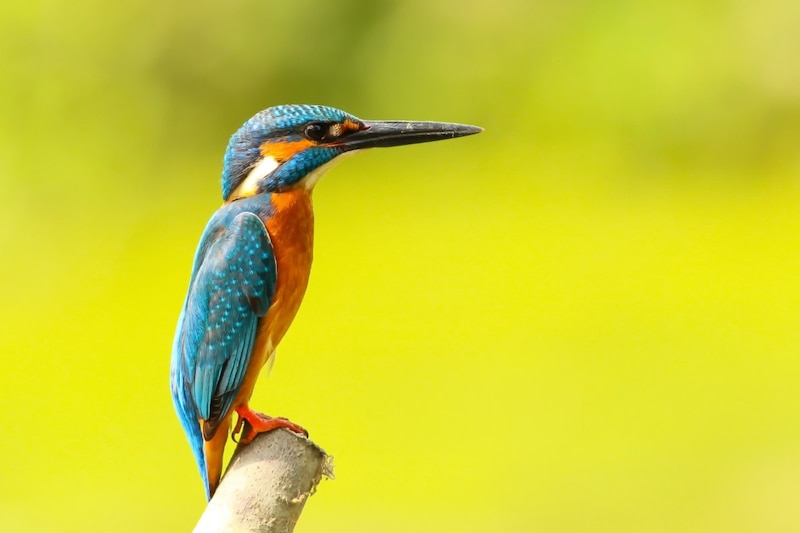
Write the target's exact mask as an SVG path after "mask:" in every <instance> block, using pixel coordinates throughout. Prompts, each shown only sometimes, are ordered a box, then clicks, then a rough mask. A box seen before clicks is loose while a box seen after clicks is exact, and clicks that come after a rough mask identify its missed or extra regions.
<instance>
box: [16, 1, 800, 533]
mask: <svg viewBox="0 0 800 533" xmlns="http://www.w3.org/2000/svg"><path fill="white" fill-rule="evenodd" d="M799 6H800V4H798V3H797V2H796V1H792V0H765V1H764V2H746V1H699V2H698V1H695V0H692V1H689V0H678V1H675V2H670V3H666V2H661V3H656V2H636V1H631V0H608V1H604V2H590V1H557V0H547V1H544V0H543V1H534V2H531V1H527V0H518V1H504V0H496V1H492V2H489V1H477V0H458V1H456V0H441V1H436V2H430V1H425V0H415V1H408V2H399V1H375V2H359V1H352V0H351V1H337V2H311V1H309V0H301V1H294V2H264V1H261V2H256V1H243V0H242V1H231V2H209V1H191V2H190V1H178V2H160V1H154V0H149V1H137V2H132V1H123V2H107V1H100V0H89V1H82V2H67V1H64V0H50V1H40V2H23V1H10V2H9V1H6V2H4V3H3V5H2V7H0V81H2V83H1V84H0V250H2V252H0V253H2V261H0V295H1V297H2V305H0V324H1V325H2V327H1V329H0V357H2V371H0V391H2V392H1V393H0V402H2V403H0V413H2V414H0V429H2V438H0V457H1V458H2V465H3V467H2V474H1V475H0V521H1V522H2V529H3V530H4V531H75V532H87V531H123V532H127V531H130V532H140V531H148V532H151V533H156V532H161V531H164V532H172V531H188V530H190V528H191V527H192V525H193V524H194V523H195V521H196V519H197V518H198V516H199V515H200V513H201V512H202V510H203V508H204V498H203V495H202V489H201V483H200V479H199V476H198V474H197V472H196V471H195V465H194V461H193V459H192V457H191V453H190V450H189V447H188V444H187V442H186V441H185V437H184V435H183V433H182V431H181V429H180V426H179V424H178V421H177V419H176V417H175V414H174V413H173V409H172V405H171V400H170V397H169V388H168V368H169V354H170V348H171V342H172V335H173V330H174V327H175V322H176V319H177V315H178V311H179V308H180V306H181V303H182V301H183V296H184V294H185V290H186V285H187V282H188V276H189V270H190V265H191V260H192V257H193V254H194V249H195V246H196V243H197V240H198V238H199V236H200V233H201V231H202V228H203V226H204V224H205V221H206V220H207V218H208V217H209V216H210V215H211V213H212V212H213V211H214V210H215V209H216V208H217V206H218V205H219V204H220V202H221V198H220V189H219V175H220V171H221V158H222V154H223V151H224V149H225V146H226V143H227V139H228V136H229V135H230V134H231V133H233V132H234V131H235V130H236V128H238V126H239V125H240V124H241V123H242V122H243V121H244V120H246V119H247V118H248V117H250V116H251V115H252V114H254V113H255V112H256V111H258V110H260V109H262V108H264V107H268V106H270V105H275V104H279V103H289V102H295V103H319V104H327V105H333V106H336V107H340V108H343V109H345V110H347V111H349V112H352V113H354V114H355V115H357V116H360V117H362V118H366V119H417V120H443V121H454V122H466V123H472V124H478V125H480V126H483V127H484V128H485V129H486V131H485V132H484V133H482V134H481V135H479V136H476V137H470V138H467V139H460V140H458V141H448V142H443V143H434V144H429V145H420V146H413V147H404V148H396V149H391V150H373V151H369V152H368V153H365V154H361V155H359V156H358V157H356V158H353V159H350V160H347V161H346V162H344V163H342V164H341V165H340V166H338V167H336V168H335V169H334V170H333V171H331V172H330V173H329V175H328V176H327V177H326V178H325V179H324V180H323V181H322V183H321V184H320V185H319V186H318V187H317V190H316V193H315V203H316V215H317V218H316V220H317V233H316V250H315V254H316V255H315V264H314V269H313V274H312V278H311V283H310V287H309V290H308V293H307V296H306V299H305V302H304V305H303V307H302V308H301V310H300V313H299V315H298V317H297V319H296V320H295V323H294V325H293V327H292V328H291V330H290V331H289V334H288V335H287V337H286V338H285V340H284V342H283V343H282V344H281V346H280V348H279V350H278V358H277V362H276V365H275V368H274V370H273V372H272V374H271V375H270V377H269V379H268V380H267V379H262V380H261V381H260V383H259V386H258V387H257V390H256V394H255V396H254V399H253V405H254V407H256V408H260V409H261V410H264V411H267V412H269V413H272V414H276V415H283V416H288V417H290V418H292V419H293V420H294V421H296V422H298V423H300V424H302V425H303V426H305V427H306V428H308V429H309V430H310V432H311V436H312V437H313V438H314V439H315V440H316V441H317V442H318V443H319V444H321V445H322V446H324V447H325V448H326V449H327V450H328V451H329V452H331V453H332V454H333V455H334V456H335V460H336V472H337V478H336V480H335V481H328V482H324V483H323V485H322V486H321V487H320V490H319V492H318V494H316V495H315V496H314V497H313V498H312V499H311V500H310V503H309V504H308V506H307V507H306V510H305V512H304V514H303V516H302V518H301V521H300V524H299V526H298V529H297V531H299V532H312V531H331V532H338V531H342V532H344V531H347V532H353V531H363V532H372V531H385V532H395V531H396V532H400V531H455V532H473V531H474V532H479V531H480V532H483V531H542V532H704V533H705V532H734V533H735V532H754V533H756V532H757V533H770V532H795V531H800V505H797V499H798V494H799V493H800V393H798V386H797V384H798V381H800V360H798V347H800V327H799V325H800V284H798V281H797V278H798V273H800V217H799V216H798V209H797V206H798V203H800V181H799V180H800V65H799V64H798V57H800V31H798V28H799V27H800V7H799Z"/></svg>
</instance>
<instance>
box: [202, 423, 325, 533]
mask: <svg viewBox="0 0 800 533" xmlns="http://www.w3.org/2000/svg"><path fill="white" fill-rule="evenodd" d="M322 476H325V477H329V478H332V477H333V461H332V458H331V457H330V456H328V455H327V454H326V453H325V451H324V450H323V449H322V448H320V447H319V446H317V445H316V444H314V443H313V442H311V441H310V440H308V439H306V438H304V437H301V436H299V435H296V434H294V433H292V432H290V431H287V430H285V429H278V430H275V431H270V432H268V433H261V434H259V435H258V436H256V438H255V440H253V442H252V443H250V444H248V445H246V446H239V447H237V448H236V452H235V453H234V455H233V459H231V463H230V465H229V466H228V470H227V471H226V472H225V476H224V477H223V478H222V482H221V483H220V485H219V488H217V492H216V493H215V494H214V497H213V498H211V501H210V502H209V503H208V507H207V508H206V510H205V512H204V513H203V516H201V517H200V521H199V522H198V523H197V526H196V527H195V529H194V531H195V533H211V532H218V531H225V532H235V533H239V532H241V533H244V532H248V533H249V532H259V533H288V532H291V531H292V530H293V529H294V526H295V524H296V523H297V519H298V518H299V517H300V513H301V512H302V510H303V506H304V505H305V503H306V500H307V499H308V497H309V496H311V495H312V494H314V492H315V491H316V488H317V484H318V483H319V481H320V479H322Z"/></svg>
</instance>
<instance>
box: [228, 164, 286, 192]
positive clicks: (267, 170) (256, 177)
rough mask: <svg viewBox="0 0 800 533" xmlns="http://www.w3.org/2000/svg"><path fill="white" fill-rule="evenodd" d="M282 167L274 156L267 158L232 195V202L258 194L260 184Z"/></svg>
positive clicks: (254, 168) (255, 167)
mask: <svg viewBox="0 0 800 533" xmlns="http://www.w3.org/2000/svg"><path fill="white" fill-rule="evenodd" d="M279 166H280V165H279V163H278V161H276V160H275V158H274V157H272V156H269V155H268V156H265V157H264V158H263V159H261V161H259V162H258V164H257V165H256V166H254V167H253V169H252V170H251V171H250V173H249V174H247V177H246V178H245V179H244V181H242V182H241V183H240V184H239V185H238V186H237V187H236V189H234V191H233V193H231V200H235V199H236V198H245V197H247V196H253V195H254V194H256V193H257V192H258V183H259V182H260V181H261V180H262V179H264V178H266V177H267V176H269V175H270V174H272V173H273V172H274V171H275V169H276V168H278V167H279Z"/></svg>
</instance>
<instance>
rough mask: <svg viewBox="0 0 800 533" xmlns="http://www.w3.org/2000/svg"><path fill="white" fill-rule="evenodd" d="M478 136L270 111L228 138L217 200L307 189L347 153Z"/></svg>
mask: <svg viewBox="0 0 800 533" xmlns="http://www.w3.org/2000/svg"><path fill="white" fill-rule="evenodd" d="M480 131H482V130H481V128H478V127H476V126H467V125H463V124H448V123H444V122H408V121H367V120H360V119H358V118H356V117H354V116H353V115H350V114H348V113H345V112H344V111H340V110H338V109H334V108H332V107H326V106H320V105H282V106H276V107H270V108H268V109H265V110H264V111H261V112H259V113H257V114H256V115H255V116H254V117H252V118H251V119H250V120H248V121H247V122H245V123H244V125H242V127H241V128H239V131H237V132H236V133H235V134H234V135H233V136H232V137H231V140H230V142H229V143H228V149H227V151H226V152H225V159H224V168H223V170H222V197H223V199H224V200H225V201H226V202H229V201H233V200H236V199H239V198H245V197H248V196H252V195H254V194H260V193H263V192H280V191H284V190H287V189H291V188H294V187H305V188H308V189H310V188H312V187H313V186H314V185H315V184H316V182H317V181H319V178H320V177H321V176H322V174H323V173H324V171H325V170H326V169H327V168H328V167H329V166H330V165H329V163H331V162H332V161H334V160H335V159H336V158H337V157H339V156H340V155H342V154H345V153H347V152H352V151H355V150H360V149H363V148H377V147H387V146H399V145H403V144H414V143H421V142H428V141H438V140H441V139H452V138H455V137H462V136H464V135H472V134H474V133H478V132H480Z"/></svg>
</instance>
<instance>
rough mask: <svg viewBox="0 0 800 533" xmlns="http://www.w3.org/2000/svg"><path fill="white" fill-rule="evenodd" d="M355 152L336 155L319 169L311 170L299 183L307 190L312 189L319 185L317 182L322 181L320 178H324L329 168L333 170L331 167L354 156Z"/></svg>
mask: <svg viewBox="0 0 800 533" xmlns="http://www.w3.org/2000/svg"><path fill="white" fill-rule="evenodd" d="M356 152H358V150H353V151H351V152H345V153H343V154H341V155H337V156H336V157H334V158H333V159H331V160H330V161H328V162H327V163H325V164H324V165H320V166H319V167H317V168H315V169H314V170H312V171H311V172H309V173H308V175H307V176H306V177H305V178H303V179H302V180H300V183H301V184H302V186H303V187H304V188H306V189H307V190H311V189H313V188H314V185H316V184H317V183H319V180H321V179H322V176H324V175H325V173H326V172H328V171H329V170H330V169H331V168H333V165H335V164H336V163H338V162H339V161H341V160H342V159H344V158H345V157H350V156H351V155H353V154H355V153H356Z"/></svg>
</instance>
